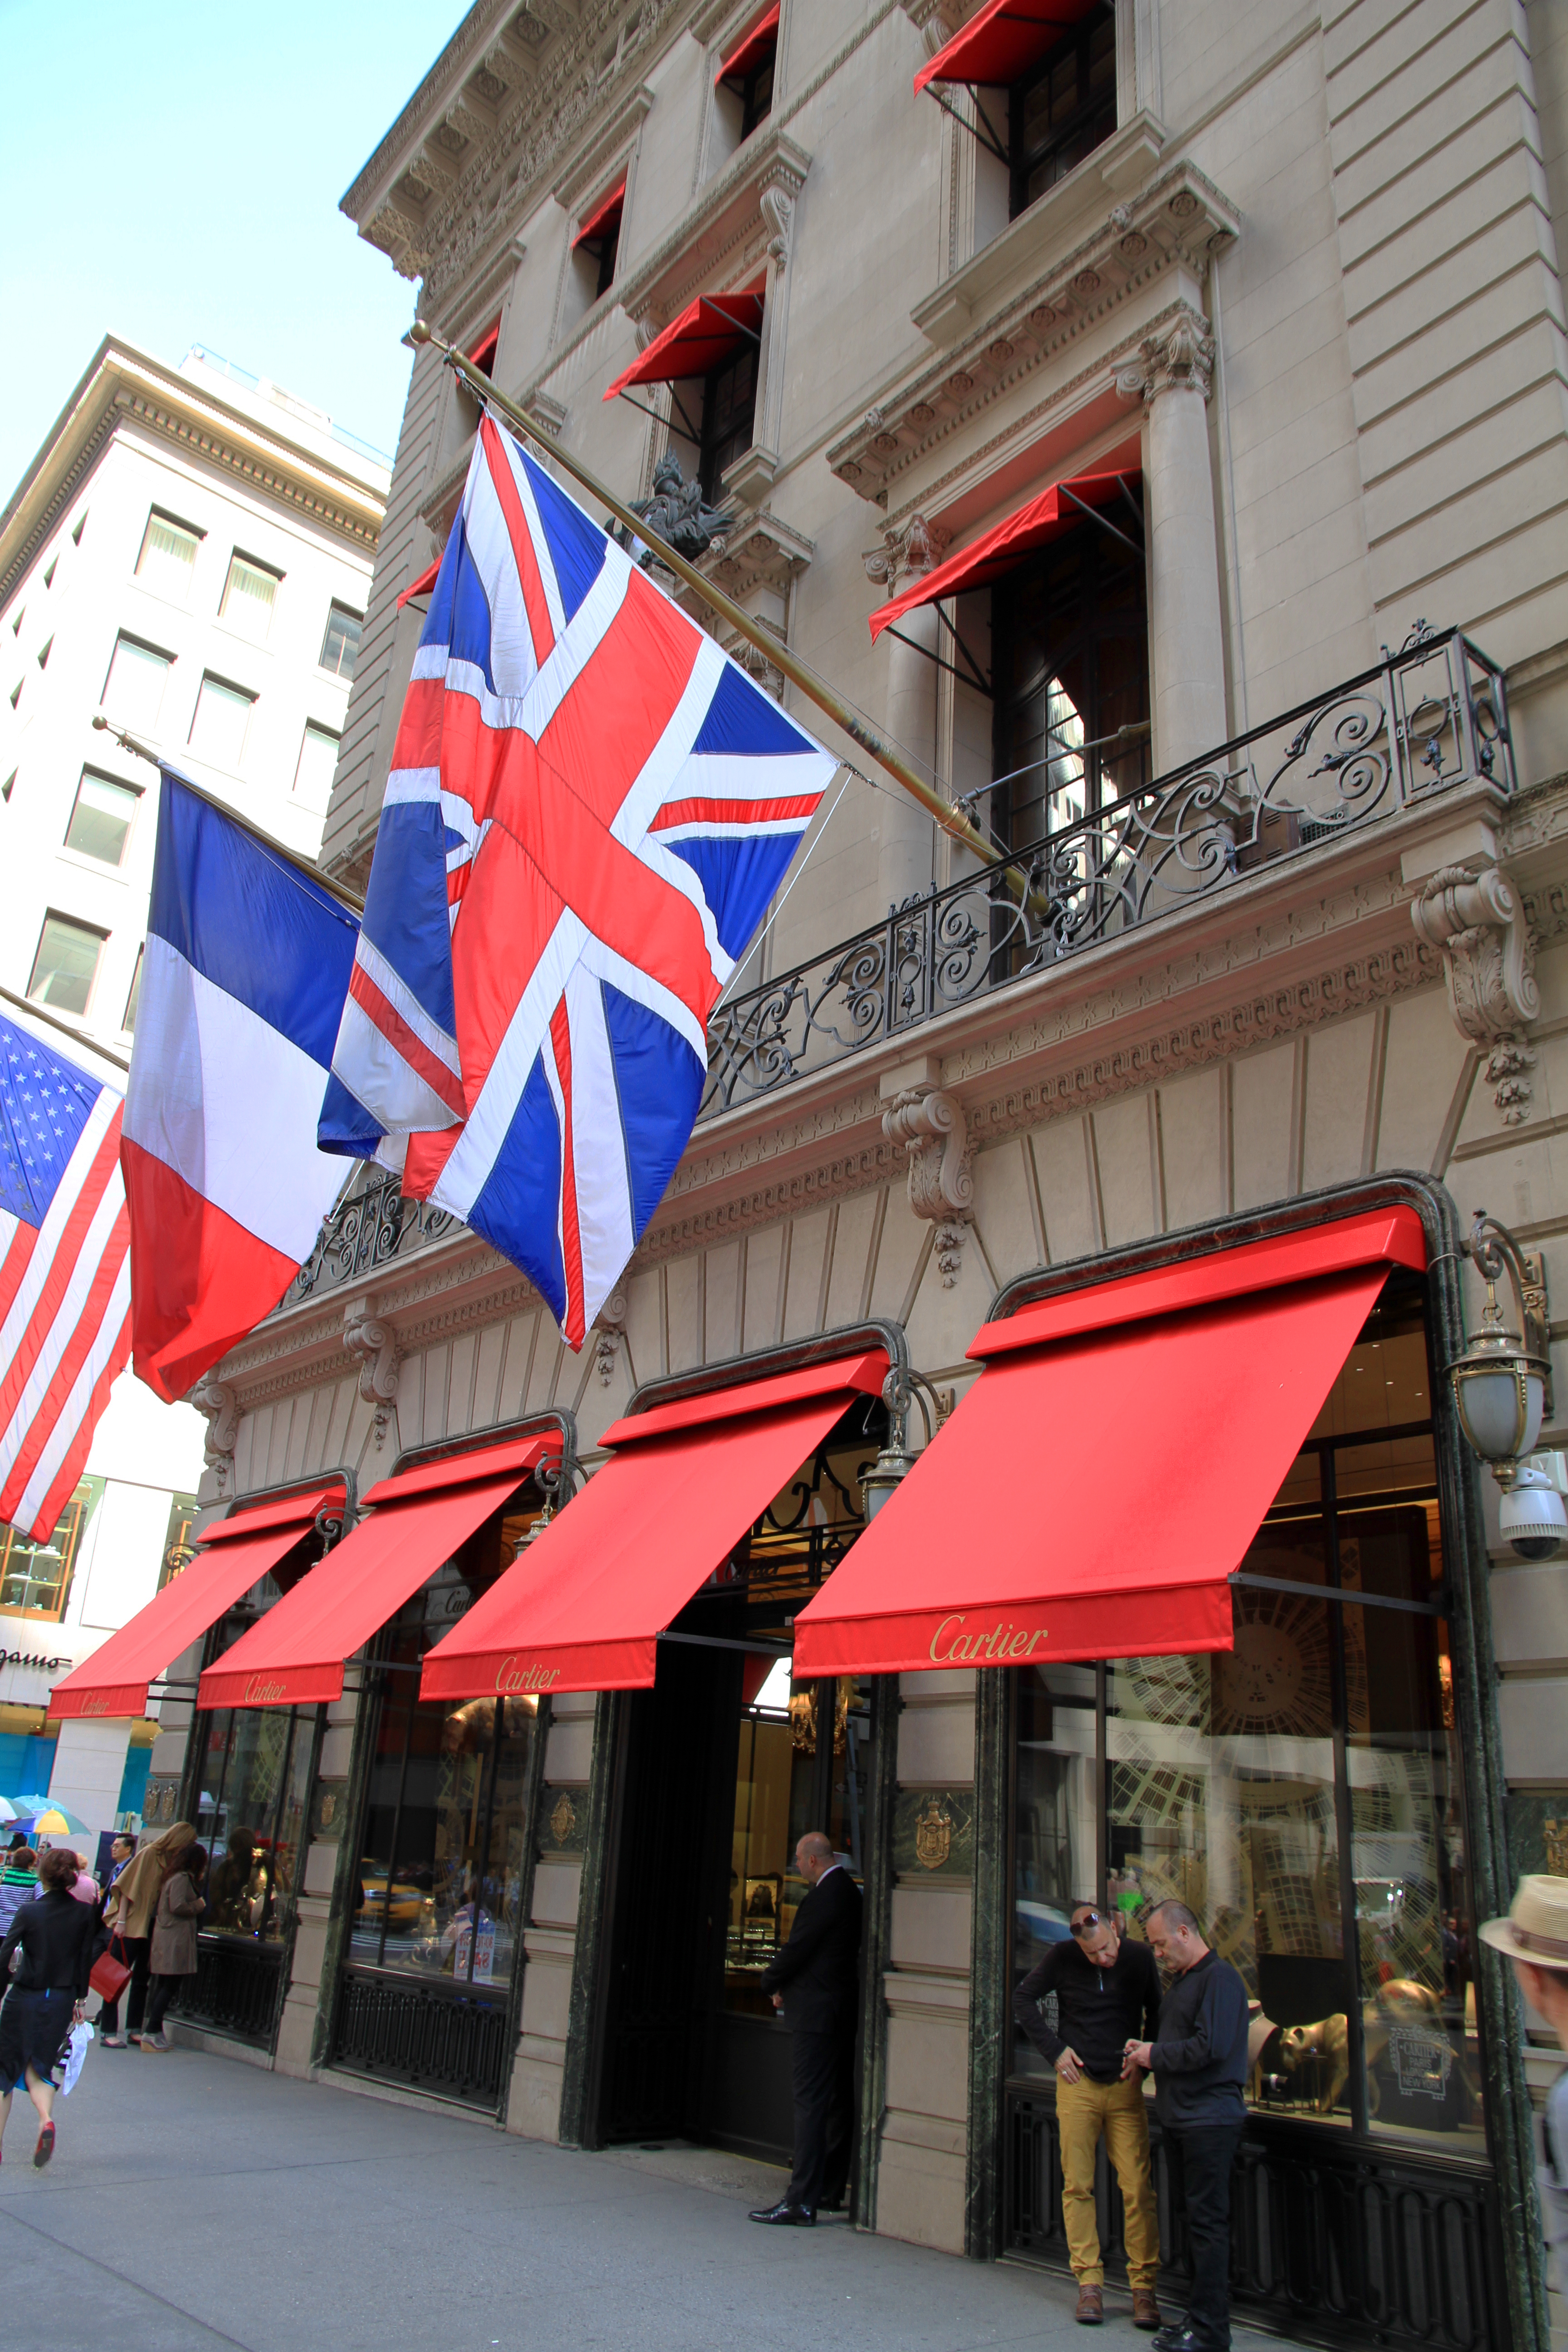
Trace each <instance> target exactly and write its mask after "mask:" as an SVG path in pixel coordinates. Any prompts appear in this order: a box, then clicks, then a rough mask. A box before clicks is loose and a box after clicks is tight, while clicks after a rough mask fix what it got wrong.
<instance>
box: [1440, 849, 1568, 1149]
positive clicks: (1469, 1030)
mask: <svg viewBox="0 0 1568 2352" xmlns="http://www.w3.org/2000/svg"><path fill="white" fill-rule="evenodd" d="M1410 919H1411V920H1412V922H1413V923H1414V924H1415V929H1416V930H1417V932H1418V933H1419V935H1420V936H1421V938H1422V939H1424V940H1429V941H1430V943H1431V944H1432V946H1433V947H1435V948H1440V949H1441V950H1442V953H1443V969H1444V971H1445V973H1446V974H1447V982H1448V1005H1449V1010H1450V1011H1451V1012H1452V1013H1453V1015H1454V1024H1455V1026H1456V1027H1457V1028H1458V1032H1459V1034H1460V1035H1461V1036H1462V1037H1468V1039H1469V1040H1470V1042H1471V1044H1472V1045H1480V1046H1486V1047H1488V1048H1489V1053H1488V1055H1487V1079H1488V1083H1489V1085H1490V1087H1491V1088H1492V1098H1493V1100H1494V1101H1495V1102H1496V1104H1497V1107H1498V1108H1499V1110H1500V1112H1501V1113H1502V1116H1503V1120H1504V1123H1505V1124H1506V1125H1508V1126H1510V1127H1517V1126H1518V1125H1519V1123H1520V1121H1521V1119H1523V1118H1528V1116H1529V1111H1530V1102H1531V1085H1530V1080H1529V1078H1528V1076H1526V1072H1527V1071H1530V1070H1531V1069H1533V1068H1534V1066H1535V1054H1534V1051H1533V1049H1532V1048H1531V1045H1530V1044H1529V1043H1528V1041H1527V1039H1526V1036H1525V1024H1527V1023H1528V1022H1531V1021H1534V1020H1536V1019H1538V1018H1539V1016H1540V1013H1541V992H1540V990H1539V989H1538V988H1537V987H1536V984H1535V972H1534V969H1533V963H1534V947H1533V943H1532V941H1531V936H1530V926H1529V924H1528V922H1527V921H1526V920H1525V914H1524V908H1523V907H1522V905H1521V902H1520V897H1519V893H1518V891H1517V890H1516V889H1515V888H1514V886H1513V883H1512V880H1511V879H1510V877H1509V875H1508V874H1507V873H1505V872H1504V870H1503V868H1502V867H1501V866H1481V867H1480V868H1479V870H1478V871H1472V870H1471V869H1470V867H1468V866H1439V867H1438V869H1437V871H1436V873H1435V874H1431V875H1428V876H1427V877H1426V881H1425V882H1424V883H1423V884H1422V886H1421V889H1420V893H1419V895H1418V896H1417V897H1416V898H1415V900H1414V901H1413V903H1412V905H1411V908H1410Z"/></svg>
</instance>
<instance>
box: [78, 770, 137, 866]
mask: <svg viewBox="0 0 1568 2352" xmlns="http://www.w3.org/2000/svg"><path fill="white" fill-rule="evenodd" d="M141 798H142V795H141V793H140V792H138V790H137V789H136V786H135V785H134V784H121V783H117V782H116V781H115V779H114V778H113V777H112V776H99V775H95V774H94V773H93V772H92V770H91V769H90V768H84V769H83V770H82V772H81V782H80V783H79V785H78V786H77V788H76V806H75V807H74V808H73V809H72V811H71V815H70V823H69V824H68V826H67V827H66V847H67V848H68V849H77V850H79V851H80V852H81V855H82V856H84V857H97V858H100V859H101V860H102V862H103V864H104V865H105V866H123V864H124V863H125V845H126V843H127V842H128V841H129V840H130V838H131V827H132V823H133V821H134V819H135V815H136V804H137V803H138V801H140V799H141Z"/></svg>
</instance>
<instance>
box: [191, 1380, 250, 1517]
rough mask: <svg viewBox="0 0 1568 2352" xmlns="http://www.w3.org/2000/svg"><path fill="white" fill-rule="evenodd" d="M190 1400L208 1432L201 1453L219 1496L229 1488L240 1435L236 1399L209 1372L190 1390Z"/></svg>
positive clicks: (231, 1392) (225, 1386)
mask: <svg viewBox="0 0 1568 2352" xmlns="http://www.w3.org/2000/svg"><path fill="white" fill-rule="evenodd" d="M191 1402H192V1403H193V1404H194V1405H195V1409H196V1411H197V1412H199V1413H200V1414H201V1415H202V1416H203V1418H204V1419H205V1422H206V1425H207V1433H206V1437H205V1441H204V1444H203V1446H202V1453H203V1455H204V1457H205V1462H206V1465H207V1467H208V1469H209V1470H212V1471H215V1472H216V1475H217V1489H218V1493H219V1494H220V1495H226V1494H227V1493H228V1492H229V1491H230V1488H229V1481H230V1479H231V1478H232V1477H233V1475H234V1441H235V1439H236V1438H237V1436H238V1434H239V1399H238V1397H237V1395H236V1394H235V1391H234V1390H233V1389H232V1388H231V1387H230V1386H229V1384H228V1382H227V1381H215V1380H214V1379H213V1377H212V1374H211V1373H210V1372H209V1373H208V1374H207V1376H206V1378H205V1380H203V1381H198V1383H197V1385H196V1386H195V1388H194V1389H193V1390H192V1391H191Z"/></svg>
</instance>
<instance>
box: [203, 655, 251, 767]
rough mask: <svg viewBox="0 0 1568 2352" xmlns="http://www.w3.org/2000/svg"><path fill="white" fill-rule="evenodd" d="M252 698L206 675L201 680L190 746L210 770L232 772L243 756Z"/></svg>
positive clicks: (236, 687) (240, 689)
mask: <svg viewBox="0 0 1568 2352" xmlns="http://www.w3.org/2000/svg"><path fill="white" fill-rule="evenodd" d="M255 704H256V697H255V695H254V694H247V692H246V689H245V688H244V687H242V686H230V685H228V684H227V683H226V681H225V680H224V679H223V678H221V677H212V676H211V675H210V673H209V674H208V675H207V676H206V677H204V678H203V679H202V688H201V692H200V693H199V694H198V695H197V697H196V709H195V718H194V719H192V720H191V734H190V744H191V749H192V751H194V752H195V754H196V757H197V758H198V759H199V760H205V761H206V762H207V764H208V765H209V766H210V767H214V768H228V769H236V768H237V767H238V766H239V763H240V761H242V760H243V759H244V757H245V741H246V736H247V732H248V731H249V727H250V714H251V711H252V709H254V708H255Z"/></svg>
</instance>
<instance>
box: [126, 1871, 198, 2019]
mask: <svg viewBox="0 0 1568 2352" xmlns="http://www.w3.org/2000/svg"><path fill="white" fill-rule="evenodd" d="M206 1867H207V1858H206V1855H205V1853H204V1852H203V1850H202V1848H201V1847H200V1846H199V1845H194V1846H191V1847H190V1848H189V1849H188V1850H187V1852H185V1853H183V1854H182V1855H181V1857H180V1864H179V1867H178V1869H177V1870H175V1871H174V1873H173V1874H171V1876H169V1877H168V1878H166V1879H165V1880H164V1882H163V1893H162V1894H161V1895H159V1897H158V1910H157V1915H156V1916H155V1917H154V1919H153V1990H151V1992H150V1993H149V1994H148V1996H147V2022H146V2026H145V2029H144V2030H143V2032H142V2049H143V2050H171V2049H173V2047H174V2044H173V2042H171V2041H170V2040H169V2037H168V2035H167V2034H166V2033H165V2032H164V2031H163V2015H164V2011H166V2010H167V2008H168V2006H169V2003H170V2002H171V2001H172V2000H174V1995H175V1994H176V1993H177V1992H178V1991H179V1990H180V1987H181V1985H182V1983H183V1982H184V1979H185V1978H186V1977H194V1976H195V1972H196V1921H197V1920H198V1919H199V1918H200V1917H201V1916H202V1913H203V1912H204V1911H205V1909H206V1907H207V1906H206V1905H205V1902H204V1901H203V1899H202V1893H201V1885H202V1880H203V1879H204V1877H205V1875H206Z"/></svg>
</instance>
